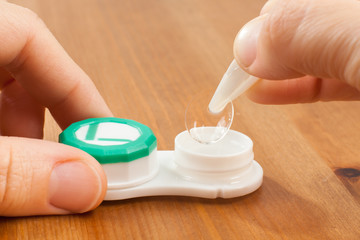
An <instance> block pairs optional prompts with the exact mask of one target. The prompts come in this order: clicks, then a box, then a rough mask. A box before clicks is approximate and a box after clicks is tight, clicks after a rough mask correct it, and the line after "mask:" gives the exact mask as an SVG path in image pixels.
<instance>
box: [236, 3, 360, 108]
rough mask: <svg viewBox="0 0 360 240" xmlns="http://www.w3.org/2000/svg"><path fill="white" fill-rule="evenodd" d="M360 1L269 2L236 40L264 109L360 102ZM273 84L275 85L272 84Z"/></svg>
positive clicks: (253, 94) (238, 55)
mask: <svg viewBox="0 0 360 240" xmlns="http://www.w3.org/2000/svg"><path fill="white" fill-rule="evenodd" d="M359 12H360V2H359V1H357V0H287V1H283V0H270V1H268V2H267V3H266V4H265V5H264V7H263V9H262V10H261V13H260V16H259V17H257V18H255V19H253V20H251V21H250V22H249V23H247V24H246V25H245V26H244V27H243V28H242V29H241V30H240V32H239V33H238V35H237V37H236V39H235V41H234V55H235V58H236V60H237V62H238V64H239V65H240V66H241V67H242V68H243V69H244V70H245V71H247V72H248V73H250V74H252V75H254V76H257V77H259V78H261V79H266V80H261V81H259V82H258V83H257V84H256V85H254V86H253V87H252V88H251V89H250V90H249V91H248V93H247V95H248V97H249V98H250V99H251V100H253V101H255V102H258V103H263V104H289V103H307V102H315V101H332V100H359V99H360V93H359V90H360V70H359V69H360V17H359ZM270 80H272V81H270Z"/></svg>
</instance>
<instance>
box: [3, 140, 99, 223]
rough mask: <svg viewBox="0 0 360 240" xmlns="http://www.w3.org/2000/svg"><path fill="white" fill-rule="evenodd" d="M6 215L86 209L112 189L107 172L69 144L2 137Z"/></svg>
mask: <svg viewBox="0 0 360 240" xmlns="http://www.w3.org/2000/svg"><path fill="white" fill-rule="evenodd" d="M0 146H1V149H0V215H1V216H26V215H45V214H68V213H81V212H86V211H89V210H92V209H94V208H95V207H97V206H98V205H99V204H100V203H101V201H102V200H103V198H104V196H105V192H106V176H105V174H104V172H103V170H102V168H101V166H100V164H99V163H98V162H97V161H96V160H95V159H94V158H92V157H91V156H90V155H88V154H87V153H85V152H83V151H81V150H79V149H76V148H73V147H70V146H67V145H63V144H58V143H53V142H47V141H43V140H35V139H25V138H16V137H0Z"/></svg>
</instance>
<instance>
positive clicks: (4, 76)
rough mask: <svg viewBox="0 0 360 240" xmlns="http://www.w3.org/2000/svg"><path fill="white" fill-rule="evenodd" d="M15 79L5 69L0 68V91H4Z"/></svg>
mask: <svg viewBox="0 0 360 240" xmlns="http://www.w3.org/2000/svg"><path fill="white" fill-rule="evenodd" d="M13 80H14V77H13V76H11V74H10V73H9V72H8V71H6V70H5V69H3V68H0V90H1V89H3V87H4V86H6V84H8V83H9V82H11V81H13Z"/></svg>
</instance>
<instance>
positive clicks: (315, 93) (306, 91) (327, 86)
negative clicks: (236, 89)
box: [247, 76, 360, 104]
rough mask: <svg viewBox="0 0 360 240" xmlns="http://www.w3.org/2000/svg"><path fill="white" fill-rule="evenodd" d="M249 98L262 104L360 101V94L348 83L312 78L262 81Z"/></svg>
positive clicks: (250, 93)
mask: <svg viewBox="0 0 360 240" xmlns="http://www.w3.org/2000/svg"><path fill="white" fill-rule="evenodd" d="M247 96H248V97H249V98H250V99H251V100H252V101H254V102H257V103H262V104H291V103H310V102H316V101H333V100H360V92H359V91H358V90H357V89H356V88H354V87H351V86H350V85H348V84H346V83H343V82H340V81H338V80H336V79H321V78H316V77H311V76H305V77H302V78H295V79H288V80H283V81H278V80H273V81H271V80H260V81H259V82H258V83H257V84H255V85H254V86H253V87H252V88H251V89H249V90H248V91H247Z"/></svg>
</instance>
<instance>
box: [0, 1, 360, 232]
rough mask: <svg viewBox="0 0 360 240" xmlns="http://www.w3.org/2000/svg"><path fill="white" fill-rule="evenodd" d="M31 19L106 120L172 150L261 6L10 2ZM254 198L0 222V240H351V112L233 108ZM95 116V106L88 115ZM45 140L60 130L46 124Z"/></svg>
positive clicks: (359, 144)
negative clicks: (255, 172)
mask: <svg viewBox="0 0 360 240" xmlns="http://www.w3.org/2000/svg"><path fill="white" fill-rule="evenodd" d="M12 2H14V3H17V4H19V5H22V6H25V7H28V8H30V9H32V10H33V11H35V12H36V13H37V14H38V15H39V16H40V17H41V18H42V19H43V20H44V21H45V23H46V24H47V25H48V27H49V28H50V29H51V31H52V32H53V33H54V35H55V36H56V37H57V39H58V40H59V41H60V43H61V44H62V45H63V46H64V48H65V49H66V50H67V51H68V53H69V54H70V55H71V56H72V57H73V59H74V60H75V61H76V62H77V63H78V64H79V65H80V66H81V67H82V68H83V69H84V70H85V71H86V72H87V73H88V74H89V75H90V76H91V78H92V79H93V81H94V82H95V84H96V86H97V87H98V89H99V91H100V92H101V94H102V95H103V96H104V98H105V100H106V101H107V103H108V104H109V106H110V108H111V109H112V111H113V112H114V114H115V115H116V116H117V117H122V118H130V119H134V120H136V121H139V122H142V123H144V124H146V125H148V126H149V127H150V128H152V130H153V131H154V133H155V135H156V136H157V138H158V148H159V149H160V150H163V149H173V147H174V143H173V141H174V138H175V136H176V135H177V134H178V133H179V132H181V131H183V130H184V129H185V126H184V112H185V108H186V105H187V103H188V102H189V100H190V99H191V98H192V97H193V96H194V94H196V93H197V92H198V91H199V90H201V89H204V88H211V89H215V88H216V86H217V84H218V81H219V79H220V78H221V76H222V74H223V73H224V71H225V69H226V67H227V65H228V64H229V63H230V62H231V60H232V58H233V56H232V42H233V39H234V37H235V35H236V33H237V31H238V30H239V29H240V27H241V26H242V25H243V24H244V23H246V22H247V21H248V20H250V19H251V18H253V17H255V16H256V15H257V14H258V12H259V11H260V9H261V7H262V5H263V4H264V3H265V0H242V1H236V0H226V1H216V0H182V1H175V0H157V1H155V0H153V1H151V0H150V1H149V0H148V1H147V0H132V1H125V0H102V1H101V0H86V1H85V0H62V1H55V0H27V1H24V0H16V1H12ZM235 104H236V107H235V112H236V115H235V120H234V124H233V127H232V128H233V129H235V130H238V131H241V132H243V133H245V134H247V135H248V136H249V137H251V138H252V139H253V141H254V152H255V158H256V160H257V161H258V162H259V163H260V164H261V165H262V167H263V169H264V174H265V176H264V183H263V185H262V187H261V188H260V189H259V190H258V191H256V192H254V193H253V194H250V195H248V196H245V197H240V198H235V199H228V200H224V199H215V200H209V199H199V198H188V197H147V198H138V199H131V200H124V201H114V202H104V203H103V204H102V205H101V206H100V207H99V208H97V209H96V210H94V211H93V212H90V213H87V214H82V215H71V216H46V217H27V218H0V238H1V239H359V238H360V206H359V203H360V182H359V176H360V158H359V156H360V124H358V123H359V120H360V111H359V109H360V103H358V102H331V103H314V104H301V105H300V104H299V105H287V106H263V105H258V104H254V103H252V102H250V101H249V100H248V99H246V97H240V98H239V99H238V100H236V101H235ZM94 107H96V106H94ZM45 130H46V136H45V138H46V139H48V140H52V141H56V140H57V136H58V134H59V133H60V129H59V128H58V127H57V126H56V124H55V122H54V121H53V120H52V119H51V117H50V116H49V115H47V120H46V128H45Z"/></svg>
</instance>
